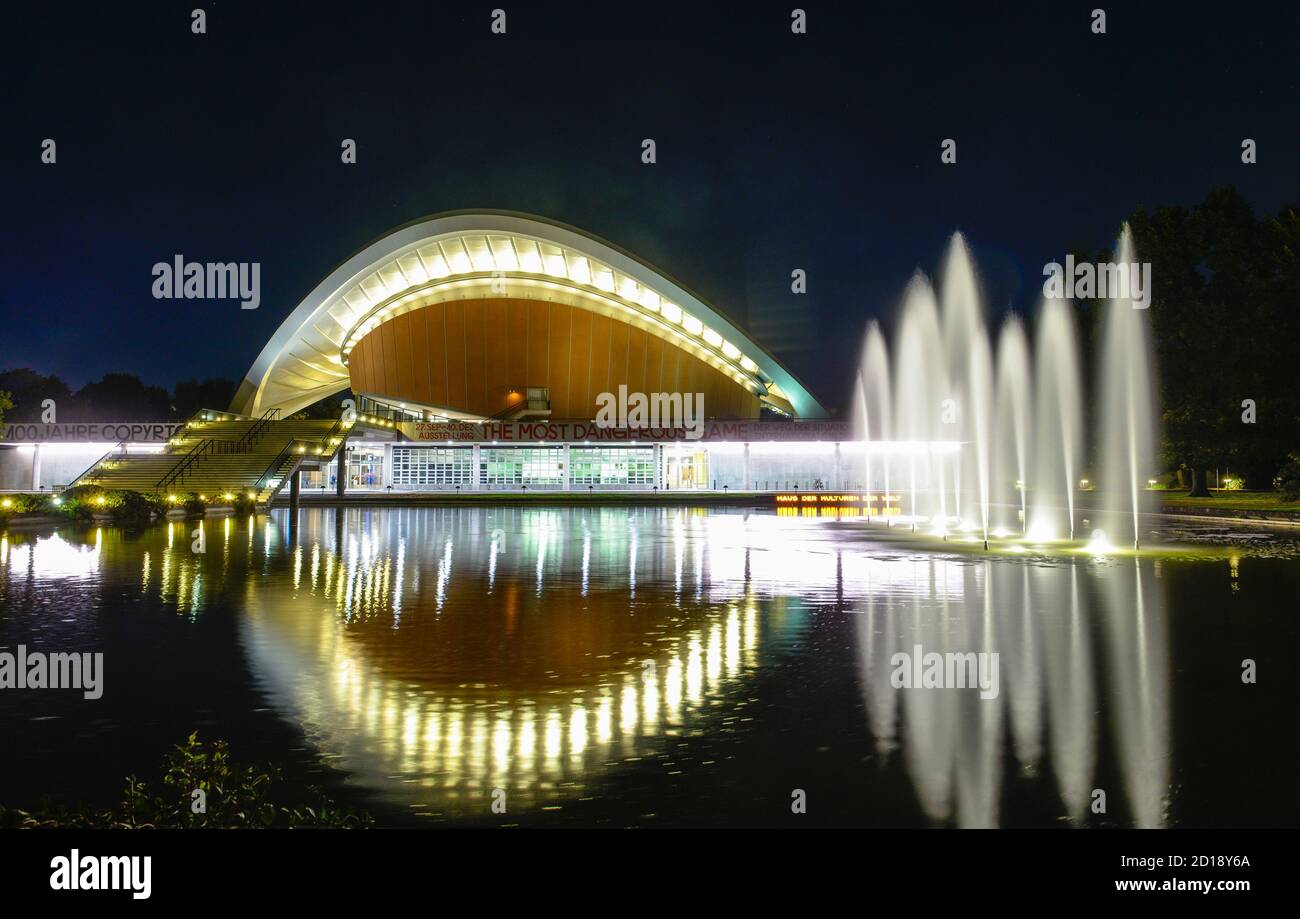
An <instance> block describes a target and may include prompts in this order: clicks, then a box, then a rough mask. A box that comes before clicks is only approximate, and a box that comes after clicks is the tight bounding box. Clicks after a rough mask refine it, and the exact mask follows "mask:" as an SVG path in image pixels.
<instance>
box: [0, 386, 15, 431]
mask: <svg viewBox="0 0 1300 919" xmlns="http://www.w3.org/2000/svg"><path fill="white" fill-rule="evenodd" d="M13 407H14V402H13V393H11V392H6V391H5V390H3V389H0V424H3V423H4V420H5V412H7V411H9V410H10V409H11V408H13Z"/></svg>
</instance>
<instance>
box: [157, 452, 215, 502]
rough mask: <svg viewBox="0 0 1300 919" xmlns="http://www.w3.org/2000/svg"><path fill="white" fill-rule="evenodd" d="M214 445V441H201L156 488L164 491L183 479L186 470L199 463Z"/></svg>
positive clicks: (165, 475)
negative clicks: (179, 479)
mask: <svg viewBox="0 0 1300 919" xmlns="http://www.w3.org/2000/svg"><path fill="white" fill-rule="evenodd" d="M213 443H214V441H212V440H207V439H204V440H201V441H199V442H198V443H197V444H195V445H194V446H193V447H192V448H190V451H189V452H188V453H186V454H185V456H184V457H182V458H181V460H180V461H179V462H178V463H176V465H175V466H172V468H171V469H170V470H168V471H167V472H166V473H165V474H164V475H163V477H162V478H161V479H159V480H158V484H157V485H155V486H154V488H156V489H158V490H159V491H161V490H162V489H164V488H166V487H167V486H168V485H170V484H171V483H172V482H175V481H176V480H177V479H178V478H180V477H181V475H182V474H184V472H185V470H186V469H188V468H190V466H192V465H194V464H195V463H196V462H198V461H199V458H200V457H201V456H202V455H203V454H204V453H206V452H207V451H209V450H211V449H212V445H213Z"/></svg>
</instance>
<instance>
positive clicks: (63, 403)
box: [0, 367, 72, 422]
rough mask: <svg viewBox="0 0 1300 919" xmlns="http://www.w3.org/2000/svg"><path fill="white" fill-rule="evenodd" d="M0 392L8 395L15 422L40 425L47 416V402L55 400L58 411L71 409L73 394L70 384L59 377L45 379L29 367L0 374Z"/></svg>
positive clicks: (11, 419)
mask: <svg viewBox="0 0 1300 919" xmlns="http://www.w3.org/2000/svg"><path fill="white" fill-rule="evenodd" d="M0 390H3V391H4V392H7V393H8V394H9V399H10V401H11V403H12V404H11V406H10V408H12V409H13V411H12V412H10V413H9V415H8V416H7V417H8V418H9V420H10V421H11V422H13V421H30V422H38V421H40V420H41V416H42V414H43V413H44V406H45V400H46V399H53V400H54V403H55V408H56V410H57V411H60V412H62V411H68V410H70V409H71V406H72V402H71V398H72V392H71V390H69V389H68V384H67V383H65V382H63V381H62V380H60V379H59V378H58V377H56V376H53V375H51V376H42V375H41V374H39V373H37V372H36V371H35V370H32V369H30V368H27V367H17V368H14V369H12V370H5V371H3V372H0ZM56 417H57V416H56Z"/></svg>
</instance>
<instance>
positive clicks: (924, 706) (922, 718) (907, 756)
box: [857, 558, 1171, 827]
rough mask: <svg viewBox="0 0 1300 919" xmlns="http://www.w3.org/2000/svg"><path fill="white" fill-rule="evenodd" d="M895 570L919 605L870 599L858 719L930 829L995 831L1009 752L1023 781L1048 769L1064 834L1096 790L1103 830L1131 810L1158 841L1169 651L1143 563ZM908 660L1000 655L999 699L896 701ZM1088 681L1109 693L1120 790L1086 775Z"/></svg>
mask: <svg viewBox="0 0 1300 919" xmlns="http://www.w3.org/2000/svg"><path fill="white" fill-rule="evenodd" d="M885 564H891V563H888V562H887V563H885ZM892 564H893V565H894V566H899V565H904V566H906V567H907V569H908V570H910V571H911V577H912V582H913V584H914V586H915V587H916V588H917V589H915V590H913V591H912V592H911V594H910V596H900V595H899V594H898V592H897V591H895V590H890V589H881V586H880V585H875V586H874V587H873V589H871V590H870V591H869V592H868V594H867V596H866V598H865V600H864V603H863V614H862V616H861V618H860V620H859V623H858V630H857V635H858V653H859V657H860V661H861V672H862V682H863V685H864V689H865V693H866V710H867V719H868V725H869V728H870V730H871V733H872V735H873V736H874V737H875V738H876V744H877V749H878V750H879V751H880V752H881V753H883V754H886V755H888V754H890V753H891V752H892V751H894V750H895V749H896V748H897V747H899V746H900V739H899V738H900V737H901V738H902V739H901V747H902V754H903V758H904V760H905V762H906V766H907V771H908V773H909V775H910V776H911V779H912V782H913V784H914V786H915V788H916V791H917V795H918V798H919V799H920V802H921V805H922V807H923V809H924V810H925V813H926V814H927V815H928V816H929V817H930V818H931V819H933V820H936V821H949V820H952V821H954V822H956V823H957V824H959V825H962V826H995V825H997V824H998V823H999V815H998V802H999V799H1000V797H1001V793H1002V787H1003V781H1002V778H1003V772H1004V764H1002V763H1001V756H1002V751H1003V750H1004V748H1008V747H1009V749H1010V751H1011V753H1012V756H1013V758H1014V764H1013V766H1014V767H1015V768H1016V769H1018V770H1019V771H1020V772H1021V773H1023V774H1027V775H1031V776H1032V775H1036V774H1037V773H1038V772H1039V770H1040V769H1042V768H1043V764H1044V762H1045V761H1046V762H1048V763H1050V769H1051V773H1052V776H1051V777H1052V778H1053V779H1054V784H1055V787H1056V788H1057V791H1058V793H1059V797H1060V802H1061V808H1062V811H1063V813H1064V815H1065V816H1067V817H1068V818H1069V819H1071V820H1072V821H1076V822H1082V821H1084V820H1085V819H1086V818H1087V817H1088V815H1089V810H1090V805H1091V803H1092V794H1093V790H1094V789H1100V790H1102V791H1104V792H1106V799H1107V811H1106V813H1107V815H1108V817H1109V819H1112V820H1114V819H1116V818H1117V809H1118V808H1120V807H1125V806H1126V807H1127V808H1128V812H1129V819H1128V821H1127V822H1131V823H1133V824H1136V825H1138V826H1149V827H1154V826H1160V825H1163V823H1164V822H1165V819H1166V795H1167V792H1168V785H1169V759H1170V754H1171V751H1170V742H1169V663H1168V641H1167V628H1166V622H1165V612H1164V602H1163V598H1162V594H1161V592H1160V590H1159V589H1158V587H1157V586H1156V584H1155V583H1154V581H1155V579H1154V578H1153V576H1152V571H1151V568H1152V567H1153V565H1152V563H1151V562H1147V561H1135V560H1133V559H1126V560H1124V561H1123V562H1119V563H1114V564H1111V563H1098V562H1087V563H1085V562H1080V561H1076V560H1069V561H1063V562H1059V563H1056V564H1033V565H1031V564H1025V563H1018V562H1017V563H1009V562H1008V561H1006V560H1003V559H998V560H981V561H978V562H975V563H971V562H969V561H968V560H964V559H963V560H955V561H954V560H946V559H941V558H938V559H931V560H929V561H926V562H924V563H921V564H918V563H917V562H915V561H906V562H900V563H892ZM1090 597H1091V600H1090V599H1089V598H1090ZM1090 604H1091V605H1090ZM1094 609H1095V612H1094V611H1093V610H1094ZM1097 631H1100V633H1101V634H1102V636H1103V640H1104V642H1105V647H1106V651H1107V653H1106V656H1105V661H1104V664H1105V666H1104V668H1103V667H1101V662H1100V661H1098V660H1097V659H1096V656H1095V654H1094V644H1093V638H1092V636H1093V634H1094V633H1095V632H1097ZM916 645H921V646H922V647H924V648H925V649H926V651H927V652H929V651H934V652H938V653H940V654H945V653H948V652H961V653H966V652H997V653H998V654H999V656H1000V661H1001V666H1000V674H1001V687H1000V698H999V699H998V700H997V701H992V700H989V701H985V700H981V699H980V697H979V694H978V693H976V692H972V691H970V690H964V689H924V690H909V689H905V690H899V689H895V688H894V687H893V685H892V684H891V679H890V677H891V673H892V672H893V669H894V667H893V664H892V663H891V660H892V658H893V655H894V654H895V653H896V652H900V651H902V652H911V651H912V649H913V648H914V647H915V646H916ZM1098 679H1103V680H1104V683H1105V685H1106V687H1107V700H1106V703H1107V704H1106V705H1105V712H1106V715H1107V717H1108V718H1109V720H1110V721H1111V729H1112V733H1113V744H1112V746H1113V747H1114V749H1115V750H1116V751H1117V760H1118V766H1119V772H1120V776H1121V778H1122V782H1123V787H1122V788H1121V789H1115V788H1106V787H1104V786H1103V785H1102V784H1100V782H1099V778H1098V776H1097V774H1096V762H1097V745H1098V728H1099V726H1098V710H1099V700H1098V698H1097V688H1096V686H1097V680H1098ZM900 722H901V725H900ZM1004 735H1005V736H1004ZM1008 741H1009V743H1008Z"/></svg>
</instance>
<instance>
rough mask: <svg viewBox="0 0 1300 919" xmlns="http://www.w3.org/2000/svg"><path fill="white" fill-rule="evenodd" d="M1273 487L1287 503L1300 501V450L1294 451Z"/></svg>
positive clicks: (1278, 472)
mask: <svg viewBox="0 0 1300 919" xmlns="http://www.w3.org/2000/svg"><path fill="white" fill-rule="evenodd" d="M1273 487H1274V488H1276V489H1277V490H1278V491H1280V492H1281V493H1282V497H1283V498H1285V499H1286V500H1287V501H1300V450H1292V451H1291V453H1290V454H1289V455H1288V456H1287V458H1286V462H1285V463H1283V464H1282V468H1281V469H1279V470H1278V471H1277V477H1276V478H1275V479H1274V480H1273Z"/></svg>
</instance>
